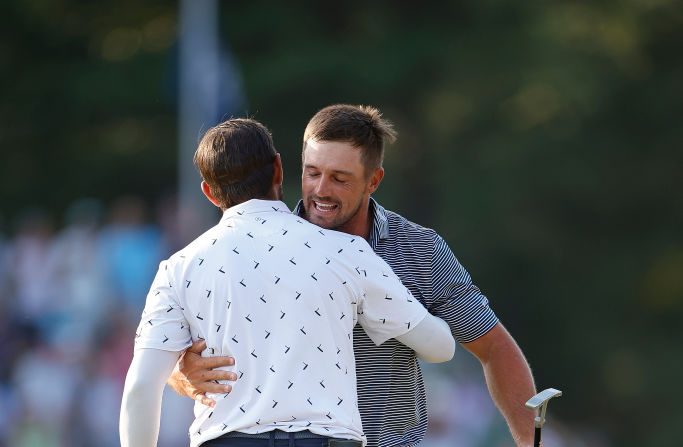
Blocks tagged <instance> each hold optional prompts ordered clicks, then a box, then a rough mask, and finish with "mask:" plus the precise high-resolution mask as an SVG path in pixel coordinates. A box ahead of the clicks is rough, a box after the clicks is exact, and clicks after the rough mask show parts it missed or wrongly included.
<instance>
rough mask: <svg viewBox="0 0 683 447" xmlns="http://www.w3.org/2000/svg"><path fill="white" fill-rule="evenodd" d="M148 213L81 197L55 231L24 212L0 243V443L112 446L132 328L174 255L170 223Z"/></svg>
mask: <svg viewBox="0 0 683 447" xmlns="http://www.w3.org/2000/svg"><path fill="white" fill-rule="evenodd" d="M150 214H151V213H149V207H148V206H147V205H146V204H145V203H144V202H143V201H142V200H141V199H138V198H134V197H126V198H121V199H119V200H117V201H115V202H114V203H113V204H112V205H111V206H110V207H109V208H108V209H105V208H104V206H103V205H102V204H101V203H100V202H98V201H96V200H91V199H83V200H79V201H77V202H75V203H74V204H73V205H72V206H71V207H69V209H68V210H67V211H66V212H65V215H64V219H63V223H61V225H55V222H54V221H53V220H52V219H51V218H50V216H48V215H47V214H46V213H44V212H43V211H41V210H37V209H36V210H29V211H26V212H25V213H24V214H22V215H21V216H20V217H19V218H18V219H17V220H16V222H14V223H12V225H11V229H10V231H8V233H11V234H12V236H11V237H1V238H0V334H1V336H0V358H2V362H0V415H2V417H0V445H2V446H16V447H33V446H43V447H49V446H74V447H76V446H91V445H98V446H110V445H111V446H115V445H118V431H117V426H118V409H119V405H120V396H121V391H122V387H123V381H124V379H125V374H126V370H127V367H128V365H129V364H130V359H131V355H132V347H133V335H134V333H135V327H136V325H137V321H138V319H139V315H140V312H141V310H142V307H143V305H144V300H145V296H146V294H147V290H148V288H149V284H150V282H151V280H152V278H153V276H154V273H155V272H156V268H157V266H158V263H159V261H160V260H161V259H163V258H165V257H167V255H168V254H169V253H170V252H171V251H172V250H174V249H175V248H176V247H174V245H175V244H174V239H173V238H174V232H173V230H172V229H173V228H174V225H173V219H172V216H171V215H170V214H168V213H166V214H164V213H153V214H154V215H153V216H150ZM152 222H154V223H152ZM180 441H181V442H179V443H178V444H177V445H186V444H187V441H186V435H185V430H183V431H182V432H181V433H180Z"/></svg>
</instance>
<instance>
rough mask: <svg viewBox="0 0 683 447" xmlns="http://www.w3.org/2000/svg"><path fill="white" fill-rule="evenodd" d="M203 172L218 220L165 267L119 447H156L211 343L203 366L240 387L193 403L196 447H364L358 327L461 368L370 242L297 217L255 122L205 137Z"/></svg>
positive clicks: (143, 333)
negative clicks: (192, 354)
mask: <svg viewBox="0 0 683 447" xmlns="http://www.w3.org/2000/svg"><path fill="white" fill-rule="evenodd" d="M195 164H196V165H197V167H198V168H199V171H200V173H201V175H202V178H203V182H202V185H201V186H202V191H203V192H204V194H205V195H206V197H207V198H208V199H209V200H210V201H211V202H212V203H213V204H214V205H216V206H217V207H219V208H221V209H222V210H223V216H222V218H221V220H220V222H219V223H218V224H217V225H216V226H214V227H213V228H211V229H210V230H208V231H207V232H206V233H204V234H202V235H201V236H199V237H198V238H197V239H196V240H195V241H193V242H192V243H190V244H189V245H188V246H187V247H185V248H184V249H182V250H180V251H179V252H178V253H176V254H174V255H173V256H172V257H171V258H170V259H168V260H167V261H164V262H162V263H161V265H160V267H159V271H158V273H157V275H156V277H155V279H154V282H153V284H152V287H151V289H150V292H149V294H148V296H147V303H146V306H145V310H144V312H143V315H142V318H141V321H140V325H139V327H138V331H137V333H136V342H135V354H134V357H133V361H132V363H131V366H130V369H129V372H128V375H127V378H126V384H125V389H124V395H123V401H122V405H121V419H120V435H121V442H122V445H123V446H126V447H127V446H132V447H138V446H140V447H146V446H154V445H156V441H157V434H158V424H159V412H160V407H161V393H162V390H163V387H164V384H165V382H166V380H167V379H168V377H169V375H170V374H171V371H172V370H173V367H174V365H175V364H176V362H177V360H178V358H179V356H180V353H181V352H182V351H183V350H185V349H186V348H187V347H188V346H190V345H191V344H192V341H193V340H194V341H196V340H203V341H204V343H205V344H206V348H205V350H204V355H205V356H207V357H213V356H232V357H235V358H239V359H240V360H239V362H238V364H237V365H230V366H227V367H224V368H223V369H222V371H223V372H224V373H225V374H229V379H237V381H236V382H235V383H234V385H232V386H231V389H230V390H225V391H226V392H221V393H216V394H212V395H210V397H211V398H212V399H214V400H215V402H216V404H215V405H214V406H212V407H206V406H204V405H201V404H200V403H197V405H196V407H195V421H194V423H193V424H192V426H191V427H190V432H189V435H190V445H191V446H193V447H194V446H199V445H204V446H235V447H240V446H259V445H262V446H266V445H269V446H273V445H276V444H280V443H282V442H285V443H287V444H288V445H289V446H294V445H296V446H300V447H309V446H310V447H312V446H314V445H315V446H321V445H329V446H339V447H341V446H354V445H357V446H361V445H362V444H364V442H365V437H364V435H363V428H362V425H361V420H360V414H359V412H358V402H357V394H356V376H355V371H356V366H355V360H354V356H353V345H352V340H353V333H354V329H353V328H354V325H355V323H356V322H358V323H360V325H361V326H362V327H363V328H364V329H365V331H366V333H367V334H368V336H369V337H371V339H372V341H373V342H374V343H376V344H378V345H380V344H382V343H384V342H386V341H387V340H389V339H391V338H395V339H397V340H399V341H400V342H401V343H405V345H406V346H408V347H409V348H410V349H412V350H415V351H416V352H417V353H418V355H420V356H421V357H422V358H424V359H425V360H427V361H432V362H437V361H446V360H449V359H450V358H451V357H452V355H453V350H454V347H455V342H454V340H453V337H452V335H451V334H450V331H449V329H448V325H447V324H446V323H445V322H444V321H443V320H440V319H439V318H436V317H433V316H432V315H430V314H429V313H428V312H427V310H426V309H425V308H424V307H423V306H422V305H421V304H420V303H419V301H417V300H416V299H415V298H413V296H412V295H411V293H410V291H408V289H407V288H406V287H405V286H403V284H402V283H401V281H400V280H399V279H398V278H397V277H396V275H395V274H394V273H393V272H392V270H391V268H390V267H389V266H388V265H387V264H386V263H385V262H384V261H382V260H381V258H379V257H378V256H377V255H375V254H374V252H373V251H372V249H371V248H370V246H369V245H368V243H367V242H366V240H365V239H364V238H361V237H354V236H351V235H348V234H344V233H339V232H336V231H332V230H324V229H321V228H320V227H317V226H315V225H313V224H311V223H309V222H307V221H306V220H304V219H302V218H300V217H298V216H296V215H294V214H292V213H291V212H290V210H289V209H288V208H287V206H286V205H285V204H284V203H283V202H281V200H280V199H281V197H282V188H281V185H282V178H283V174H282V164H281V161H280V157H279V154H277V153H276V151H275V148H274V147H273V143H272V139H271V136H270V134H269V132H268V131H267V129H266V128H265V127H264V126H263V125H261V124H260V123H258V122H256V121H254V120H250V119H233V120H228V121H226V122H224V123H222V124H220V125H218V126H216V127H214V128H212V129H210V130H209V131H208V132H207V133H206V135H205V136H204V137H203V139H202V141H201V142H200V144H199V147H198V149H197V152H196V154H195ZM226 383H227V382H226ZM226 383H224V384H223V386H228V385H226ZM227 391H229V392H227Z"/></svg>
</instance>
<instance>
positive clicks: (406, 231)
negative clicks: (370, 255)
mask: <svg viewBox="0 0 683 447" xmlns="http://www.w3.org/2000/svg"><path fill="white" fill-rule="evenodd" d="M384 213H385V215H386V217H387V223H388V225H389V234H390V237H398V236H399V235H406V236H410V237H418V238H420V239H428V240H431V241H435V240H436V239H438V238H440V237H441V236H439V234H438V233H437V232H436V231H435V230H434V229H433V228H429V227H425V226H423V225H420V224H418V223H415V222H413V221H412V220H409V219H407V218H405V217H403V216H402V215H400V214H398V213H397V212H395V211H391V210H387V209H385V210H384Z"/></svg>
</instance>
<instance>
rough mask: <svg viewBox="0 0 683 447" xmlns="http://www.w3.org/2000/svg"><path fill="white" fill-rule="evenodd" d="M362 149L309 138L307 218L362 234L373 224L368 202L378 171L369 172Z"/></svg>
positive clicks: (303, 184) (305, 194)
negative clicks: (363, 159)
mask: <svg viewBox="0 0 683 447" xmlns="http://www.w3.org/2000/svg"><path fill="white" fill-rule="evenodd" d="M361 155H362V153H361V149H359V148H357V147H354V146H353V145H351V143H347V142H339V141H316V140H313V139H309V140H308V141H307V142H306V148H305V150H304V153H303V169H302V174H301V194H302V198H303V203H304V209H305V210H306V218H307V219H308V220H309V221H310V222H311V223H314V224H316V225H318V226H321V227H323V228H327V229H333V230H339V231H344V232H346V233H351V234H359V235H363V236H364V234H360V233H359V231H360V232H364V231H365V229H366V227H368V226H369V222H368V220H367V219H368V201H369V197H370V194H371V193H372V192H373V191H374V190H375V189H376V188H377V185H378V184H379V180H381V177H382V175H383V170H382V169H381V168H379V169H377V170H376V171H382V172H381V173H380V174H379V178H375V177H376V176H377V175H378V174H377V173H376V172H375V173H373V175H369V176H368V175H366V171H365V167H364V166H363V162H362V159H361Z"/></svg>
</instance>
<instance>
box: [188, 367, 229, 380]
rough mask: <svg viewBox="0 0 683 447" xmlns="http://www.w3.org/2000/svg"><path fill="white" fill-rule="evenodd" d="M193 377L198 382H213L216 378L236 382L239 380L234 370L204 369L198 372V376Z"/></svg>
mask: <svg viewBox="0 0 683 447" xmlns="http://www.w3.org/2000/svg"><path fill="white" fill-rule="evenodd" d="M188 379H189V378H188ZM192 379H194V380H196V381H198V382H211V381H214V380H230V381H233V382H234V381H235V380H237V374H236V373H234V372H232V371H224V370H222V369H214V370H211V371H202V372H201V373H198V374H196V376H193V377H192ZM190 381H192V380H190Z"/></svg>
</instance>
